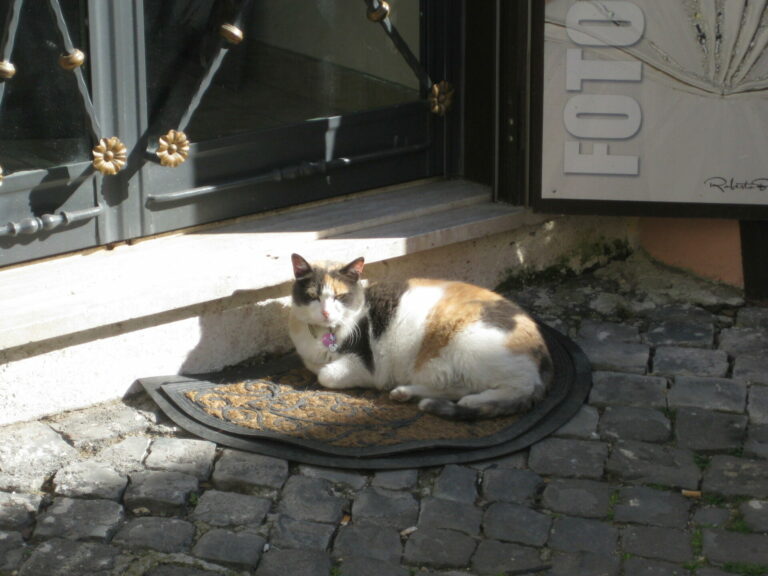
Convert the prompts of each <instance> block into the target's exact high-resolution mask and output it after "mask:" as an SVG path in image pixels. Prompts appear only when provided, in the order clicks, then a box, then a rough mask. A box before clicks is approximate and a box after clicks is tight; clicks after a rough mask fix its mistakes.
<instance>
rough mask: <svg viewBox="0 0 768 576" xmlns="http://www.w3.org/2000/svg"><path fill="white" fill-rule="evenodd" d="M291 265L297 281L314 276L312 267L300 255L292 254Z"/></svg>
mask: <svg viewBox="0 0 768 576" xmlns="http://www.w3.org/2000/svg"><path fill="white" fill-rule="evenodd" d="M291 263H292V264H293V275H294V277H295V278H296V280H301V279H302V278H306V277H307V276H309V275H310V274H312V266H310V265H309V262H307V261H306V260H304V258H302V257H301V256H299V255H298V254H291Z"/></svg>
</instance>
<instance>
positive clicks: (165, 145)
mask: <svg viewBox="0 0 768 576" xmlns="http://www.w3.org/2000/svg"><path fill="white" fill-rule="evenodd" d="M156 154H157V157H158V158H159V159H160V164H162V165H163V166H169V167H171V168H175V167H176V166H178V165H179V164H181V163H182V162H184V161H185V160H186V159H187V157H188V156H189V140H187V135H186V134H184V132H182V131H181V130H171V131H170V132H168V134H166V135H165V136H161V137H160V139H159V141H158V146H157V152H156Z"/></svg>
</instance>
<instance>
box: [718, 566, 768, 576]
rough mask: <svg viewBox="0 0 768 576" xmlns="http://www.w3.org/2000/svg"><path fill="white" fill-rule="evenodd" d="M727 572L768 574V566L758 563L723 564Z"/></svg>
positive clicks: (760, 575)
mask: <svg viewBox="0 0 768 576" xmlns="http://www.w3.org/2000/svg"><path fill="white" fill-rule="evenodd" d="M723 569H724V570H725V571H726V572H730V573H731V574H739V575H740V576H766V575H768V566H761V565H757V564H738V563H728V564H725V565H724V566H723Z"/></svg>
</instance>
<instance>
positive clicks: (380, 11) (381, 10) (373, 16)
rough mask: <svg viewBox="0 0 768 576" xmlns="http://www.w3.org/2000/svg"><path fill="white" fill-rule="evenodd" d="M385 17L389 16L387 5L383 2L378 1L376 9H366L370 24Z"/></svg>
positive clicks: (381, 0)
mask: <svg viewBox="0 0 768 576" xmlns="http://www.w3.org/2000/svg"><path fill="white" fill-rule="evenodd" d="M387 16H389V4H387V3H386V2H384V1H383V0H379V7H378V8H369V9H368V20H370V21H371V22H381V21H382V20H384V18H386V17H387Z"/></svg>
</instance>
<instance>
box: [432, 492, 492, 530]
mask: <svg viewBox="0 0 768 576" xmlns="http://www.w3.org/2000/svg"><path fill="white" fill-rule="evenodd" d="M499 505H502V504H499ZM491 509H492V508H489V510H488V511H489V512H490V510H491ZM487 515H488V512H486V525H485V532H486V534H488V530H489V528H488V524H487V522H488V520H487ZM482 520H483V511H482V510H481V509H480V508H478V507H477V506H474V505H473V504H469V503H465V502H453V501H451V500H443V499H442V498H425V499H423V500H422V501H421V512H420V514H419V523H418V527H419V528H448V529H450V530H457V531H459V532H464V533H465V534H468V535H469V536H474V537H479V536H480V524H481V522H482Z"/></svg>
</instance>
